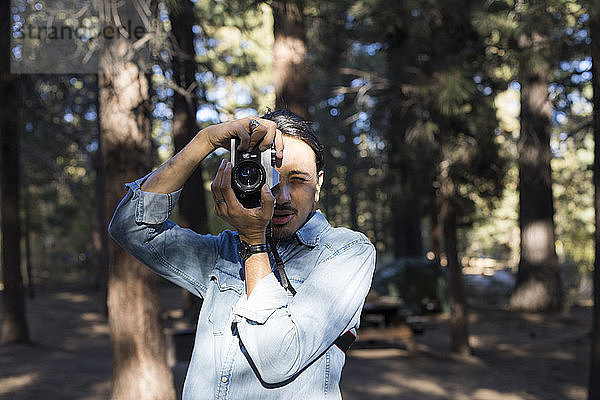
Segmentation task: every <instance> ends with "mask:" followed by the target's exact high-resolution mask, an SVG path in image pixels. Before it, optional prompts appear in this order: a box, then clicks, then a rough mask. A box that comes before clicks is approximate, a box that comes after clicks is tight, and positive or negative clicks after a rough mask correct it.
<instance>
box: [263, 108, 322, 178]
mask: <svg viewBox="0 0 600 400" xmlns="http://www.w3.org/2000/svg"><path fill="white" fill-rule="evenodd" d="M262 118H265V119H270V120H271V121H273V122H275V123H276V124H277V129H279V130H280V131H281V133H283V134H284V135H287V136H291V137H294V138H296V139H300V140H302V141H303V142H304V143H306V144H307V145H309V146H310V148H311V149H313V151H314V152H315V159H316V162H317V172H320V171H322V170H323V168H324V163H325V159H324V154H323V152H324V150H325V147H324V146H323V144H321V142H320V141H319V138H318V137H317V134H316V133H315V131H314V130H313V128H312V127H311V126H310V123H309V122H308V121H305V120H304V119H303V118H302V117H300V116H299V115H297V114H294V113H293V112H291V111H290V110H286V109H281V110H275V111H269V112H268V113H266V114H265V115H263V117H262Z"/></svg>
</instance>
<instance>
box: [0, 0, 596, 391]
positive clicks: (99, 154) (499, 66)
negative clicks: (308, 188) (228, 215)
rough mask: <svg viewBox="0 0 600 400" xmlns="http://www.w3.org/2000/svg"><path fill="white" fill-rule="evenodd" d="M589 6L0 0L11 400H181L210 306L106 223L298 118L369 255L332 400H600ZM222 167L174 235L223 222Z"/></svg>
mask: <svg viewBox="0 0 600 400" xmlns="http://www.w3.org/2000/svg"><path fill="white" fill-rule="evenodd" d="M594 7H596V4H595V2H585V1H570V0H547V1H529V2H524V1H520V0H516V1H512V0H488V1H485V2H480V1H471V0H464V1H460V2H456V1H448V0H438V1H430V0H406V1H392V0H335V1H328V2H322V1H321V2H319V1H312V0H289V1H284V0H271V1H256V0H254V1H253V0H246V1H243V0H231V1H225V0H195V1H188V0H164V1H160V0H131V1H129V2H116V1H112V0H80V1H74V0H61V1H58V0H39V1H38V0H12V1H10V2H9V1H6V2H2V9H1V14H0V26H1V27H2V32H1V33H0V45H1V46H2V51H3V54H4V57H1V59H0V67H1V68H0V74H1V75H0V78H1V79H0V99H1V104H2V107H1V109H0V117H1V120H0V135H1V136H0V138H1V153H0V162H1V164H0V198H1V205H2V214H1V218H0V221H1V233H0V235H1V236H0V237H1V239H2V249H1V252H2V277H1V280H0V301H1V302H2V309H3V312H2V314H0V324H1V327H2V334H1V338H0V340H1V343H2V344H1V345H0V398H6V399H39V398H43V399H104V398H113V399H128V398H132V399H134V398H135V399H146V398H148V399H150V398H152V399H174V398H179V396H180V390H181V383H182V379H183V375H184V374H185V370H186V368H187V360H188V358H189V351H190V348H191V347H190V346H191V344H190V338H192V337H193V334H194V329H195V319H196V318H197V313H198V310H199V307H201V302H200V300H199V299H196V298H194V297H193V296H191V295H189V294H186V293H183V292H182V290H180V289H177V288H175V287H173V286H172V285H171V284H169V283H167V282H165V281H162V280H159V279H158V278H157V277H155V276H154V275H153V274H152V273H150V272H148V270H147V269H146V268H145V267H144V266H142V265H140V264H139V263H138V262H137V261H135V260H134V259H133V258H131V257H130V256H128V255H127V254H126V253H125V252H124V251H123V250H121V249H120V248H119V247H118V246H116V245H115V244H114V243H113V242H112V240H111V239H110V238H109V237H108V236H107V231H106V229H107V224H108V221H109V220H110V217H111V215H112V213H113V211H114V209H115V207H116V205H117V204H118V202H119V201H120V199H121V198H122V197H123V195H124V194H125V189H124V184H125V183H126V182H130V181H133V180H135V179H137V178H139V177H142V176H144V175H145V174H146V173H148V172H150V171H151V170H152V169H154V168H156V167H158V166H159V165H160V164H162V163H163V162H165V161H166V160H167V159H168V158H169V157H171V156H172V155H173V154H174V153H175V152H177V151H178V150H180V149H181V148H182V147H183V146H185V144H187V143H188V141H189V140H190V139H191V138H192V137H193V136H194V135H195V134H196V133H197V132H198V131H199V130H200V129H202V128H204V127H206V126H208V125H211V124H215V123H219V122H223V121H228V120H231V119H235V118H240V117H244V116H247V115H262V114H264V113H266V112H267V111H269V110H273V109H278V108H289V109H291V110H292V111H294V112H296V113H297V114H299V115H301V116H302V117H304V118H305V119H306V120H308V121H310V122H311V123H312V124H313V127H314V128H315V130H316V131H317V133H318V135H319V137H320V139H321V141H322V142H323V144H324V145H325V147H326V153H325V183H324V187H323V192H322V195H321V201H320V208H321V210H322V211H323V213H324V214H325V215H326V216H327V218H328V219H329V221H330V222H331V223H332V224H333V225H335V226H344V227H348V228H351V229H354V230H358V231H361V232H363V233H365V234H366V235H367V236H368V237H369V239H370V240H371V241H372V242H373V243H374V244H375V246H376V248H377V251H378V260H377V270H376V273H375V277H374V281H373V288H372V290H371V292H370V293H369V296H368V298H367V303H366V304H365V309H364V312H363V320H362V328H361V330H360V331H359V340H358V342H357V343H356V344H355V346H354V347H353V349H352V350H351V351H350V353H349V357H348V363H347V366H346V368H345V370H344V373H343V379H342V390H343V393H344V398H347V399H363V398H369V399H399V398H402V399H491V400H495V399H498V400H508V399H511V400H512V399H540V400H541V399H586V398H589V399H600V364H599V363H600V357H599V353H600V344H598V343H600V328H599V324H600V318H599V317H598V315H599V312H598V308H597V306H596V308H595V307H594V304H595V303H598V301H599V299H598V296H599V295H598V291H597V292H596V293H597V294H596V302H595V301H594V283H593V282H594V278H593V275H594V272H593V271H594V262H595V254H596V253H595V227H596V222H595V221H596V220H595V218H596V217H595V211H594V204H595V202H596V204H600V202H599V198H598V197H594V196H595V187H596V185H597V184H598V183H599V182H598V181H597V180H595V178H594V168H595V167H594V158H595V157H594V151H595V150H594V146H595V144H596V143H598V140H595V138H598V136H596V135H599V134H600V119H598V118H594V110H595V108H594V101H600V100H598V99H597V98H595V96H597V93H598V90H595V87H596V86H597V82H600V80H598V81H596V80H595V79H598V77H597V76H593V74H592V72H593V65H597V58H596V57H598V56H599V55H600V48H598V47H597V45H595V41H593V40H592V39H593V38H596V37H600V31H599V27H600V16H599V15H600V14H599V13H600V8H594ZM594 29H596V31H594ZM596 75H597V74H596ZM596 110H600V108H599V107H596ZM598 151H600V150H596V152H598ZM227 156H228V153H227V152H226V151H221V152H216V153H215V154H213V155H211V156H210V157H209V158H208V159H206V160H205V162H203V163H202V165H201V166H200V167H199V168H198V170H196V172H195V174H194V175H193V176H192V178H190V181H189V182H188V183H187V184H186V186H185V188H184V191H183V194H182V197H181V200H180V202H179V204H178V206H177V208H176V210H175V212H174V214H173V216H172V219H173V220H175V221H176V222H178V223H179V224H180V225H182V226H185V227H190V228H191V229H194V230H195V231H197V232H199V233H218V232H220V231H221V230H222V229H224V228H225V225H224V224H223V223H222V221H220V220H219V219H217V218H216V217H215V216H214V215H213V212H212V210H213V204H212V200H211V197H210V194H209V186H210V183H211V180H212V177H213V176H214V174H215V172H216V169H217V166H218V163H219V162H220V159H221V158H222V157H227ZM596 178H597V179H600V174H596ZM595 199H596V200H595ZM596 279H600V278H596ZM598 285H600V283H598ZM594 310H596V311H594ZM594 316H595V317H594ZM123 343H127V345H124V344H123ZM148 371H154V372H148ZM148 381H152V382H155V383H156V386H158V387H160V388H161V389H160V391H159V392H154V391H149V390H147V382H148Z"/></svg>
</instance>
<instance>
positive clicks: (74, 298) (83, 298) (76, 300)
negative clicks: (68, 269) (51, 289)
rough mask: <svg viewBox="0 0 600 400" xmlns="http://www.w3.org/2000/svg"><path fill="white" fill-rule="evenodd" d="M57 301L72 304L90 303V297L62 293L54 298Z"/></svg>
mask: <svg viewBox="0 0 600 400" xmlns="http://www.w3.org/2000/svg"><path fill="white" fill-rule="evenodd" d="M55 297H56V298H57V299H58V300H67V301H70V302H72V303H85V302H87V301H90V300H91V299H90V296H87V295H85V294H81V293H70V292H62V293H57V294H56V296H55Z"/></svg>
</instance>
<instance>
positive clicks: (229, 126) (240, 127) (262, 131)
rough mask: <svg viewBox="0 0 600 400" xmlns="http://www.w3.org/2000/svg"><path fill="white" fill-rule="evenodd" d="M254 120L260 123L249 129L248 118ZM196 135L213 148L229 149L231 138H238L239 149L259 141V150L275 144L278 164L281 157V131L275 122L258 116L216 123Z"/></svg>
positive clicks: (246, 149) (251, 147)
mask: <svg viewBox="0 0 600 400" xmlns="http://www.w3.org/2000/svg"><path fill="white" fill-rule="evenodd" d="M252 119H253V120H256V121H258V122H259V123H260V125H259V126H257V127H256V128H254V130H252V131H251V130H250V127H249V123H250V120H252ZM198 136H203V137H204V138H205V139H206V140H208V142H209V143H210V145H211V146H212V148H213V150H216V149H218V148H220V147H223V148H225V149H227V150H229V149H230V147H229V146H230V141H231V139H236V138H237V139H240V144H239V146H238V147H237V150H239V151H249V150H251V149H253V148H254V146H255V145H256V144H257V143H260V145H259V147H258V148H259V150H260V151H264V150H267V149H268V148H270V147H271V144H274V145H275V151H276V154H275V157H276V158H277V160H278V165H280V163H281V160H282V159H283V139H282V137H281V132H280V131H279V130H278V129H277V124H275V122H273V121H271V120H268V119H262V118H258V117H245V118H242V119H238V120H235V121H228V122H223V123H221V124H217V125H211V126H209V127H207V128H205V129H203V130H202V131H200V132H199V133H198Z"/></svg>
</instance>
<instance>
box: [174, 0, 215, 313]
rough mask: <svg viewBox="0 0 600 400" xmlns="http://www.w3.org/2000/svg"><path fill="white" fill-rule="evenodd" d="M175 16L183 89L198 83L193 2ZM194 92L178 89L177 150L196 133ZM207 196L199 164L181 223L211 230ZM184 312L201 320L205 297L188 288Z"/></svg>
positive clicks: (183, 199)
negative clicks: (194, 293)
mask: <svg viewBox="0 0 600 400" xmlns="http://www.w3.org/2000/svg"><path fill="white" fill-rule="evenodd" d="M179 6H180V8H178V9H177V10H176V11H175V12H174V13H173V16H172V22H173V25H172V26H173V34H174V36H175V41H176V44H175V48H176V51H175V57H174V58H173V78H174V80H175V83H176V84H177V85H178V86H179V87H180V88H183V89H186V90H187V89H188V88H190V87H191V85H192V84H193V83H194V82H195V74H196V64H195V63H194V33H193V32H192V27H193V25H194V20H195V18H194V15H195V10H194V5H193V3H192V2H191V1H189V0H184V1H182V2H181V3H180V5H179ZM193 93H194V92H193V91H191V93H189V96H184V95H182V94H181V93H178V92H177V91H176V92H175V96H174V97H175V98H174V104H173V114H174V115H173V141H174V143H175V152H176V153H177V152H179V151H180V150H182V149H183V148H184V147H185V145H187V144H188V143H189V142H190V140H192V138H193V137H194V136H195V135H196V133H197V131H198V127H197V125H196V108H197V104H196V101H195V99H196V97H195V96H194V95H193ZM206 207H207V204H206V196H205V190H204V179H203V178H202V167H201V165H198V167H197V168H196V171H194V173H193V174H192V175H191V176H190V178H189V179H188V181H187V182H186V184H185V186H184V188H183V191H182V193H181V196H180V198H179V225H181V226H182V227H185V228H190V229H193V230H194V231H195V232H198V233H202V234H204V233H208V215H207V211H206ZM183 296H184V308H185V309H184V314H185V317H186V319H187V320H188V321H190V323H193V324H195V323H196V322H197V320H198V313H199V312H200V305H201V304H202V300H201V299H200V298H199V297H197V296H194V295H192V294H191V293H190V292H188V291H187V290H184V291H183Z"/></svg>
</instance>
